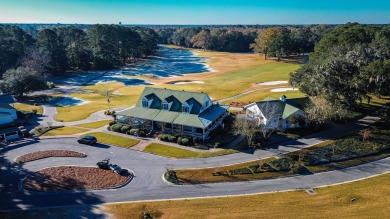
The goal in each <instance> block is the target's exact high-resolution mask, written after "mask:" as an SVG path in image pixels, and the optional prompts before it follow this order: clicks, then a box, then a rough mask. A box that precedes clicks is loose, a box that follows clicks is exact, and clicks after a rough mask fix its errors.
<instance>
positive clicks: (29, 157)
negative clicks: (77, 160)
mask: <svg viewBox="0 0 390 219" xmlns="http://www.w3.org/2000/svg"><path fill="white" fill-rule="evenodd" d="M86 156H87V155H86V154H84V153H81V152H77V151H69V150H48V151H37V152H33V153H29V154H25V155H22V156H20V157H18V158H16V160H15V162H16V163H25V162H29V161H33V160H38V159H43V158H48V157H86Z"/></svg>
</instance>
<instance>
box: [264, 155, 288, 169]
mask: <svg viewBox="0 0 390 219" xmlns="http://www.w3.org/2000/svg"><path fill="white" fill-rule="evenodd" d="M267 164H268V165H269V166H270V167H271V168H272V169H274V170H276V171H287V170H290V167H291V164H292V161H291V160H290V159H288V158H280V159H277V160H273V161H270V162H268V163H267Z"/></svg>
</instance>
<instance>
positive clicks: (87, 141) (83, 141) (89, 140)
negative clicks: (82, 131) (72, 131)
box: [77, 135, 97, 145]
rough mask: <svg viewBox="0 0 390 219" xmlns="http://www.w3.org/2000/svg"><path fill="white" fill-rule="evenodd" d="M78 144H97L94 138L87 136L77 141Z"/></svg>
mask: <svg viewBox="0 0 390 219" xmlns="http://www.w3.org/2000/svg"><path fill="white" fill-rule="evenodd" d="M77 142H78V143H80V144H88V145H93V144H95V143H96V142H97V140H96V138H95V136H92V135H87V136H84V137H81V138H79V139H78V140H77Z"/></svg>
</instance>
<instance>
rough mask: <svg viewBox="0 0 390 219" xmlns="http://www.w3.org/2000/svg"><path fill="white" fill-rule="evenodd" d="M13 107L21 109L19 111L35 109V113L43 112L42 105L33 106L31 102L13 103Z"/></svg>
mask: <svg viewBox="0 0 390 219" xmlns="http://www.w3.org/2000/svg"><path fill="white" fill-rule="evenodd" d="M14 106H15V109H17V110H21V111H32V110H36V111H37V114H42V113H43V107H42V106H34V105H31V104H25V103H15V105H14Z"/></svg>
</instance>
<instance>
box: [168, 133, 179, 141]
mask: <svg viewBox="0 0 390 219" xmlns="http://www.w3.org/2000/svg"><path fill="white" fill-rule="evenodd" d="M176 139H177V138H176V136H174V135H168V140H169V141H170V142H176Z"/></svg>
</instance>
